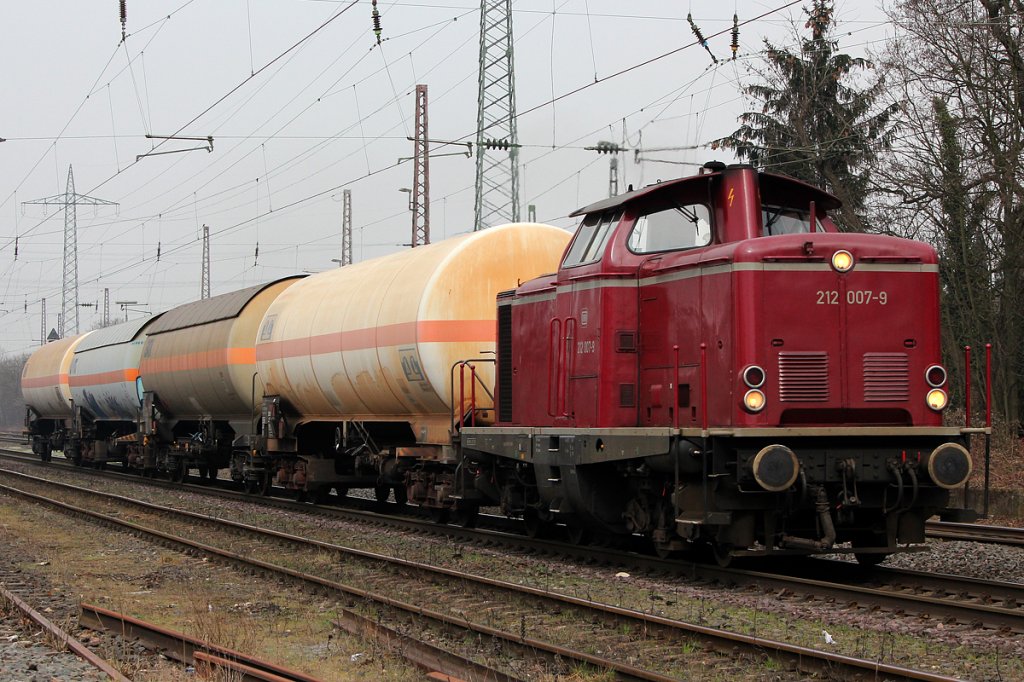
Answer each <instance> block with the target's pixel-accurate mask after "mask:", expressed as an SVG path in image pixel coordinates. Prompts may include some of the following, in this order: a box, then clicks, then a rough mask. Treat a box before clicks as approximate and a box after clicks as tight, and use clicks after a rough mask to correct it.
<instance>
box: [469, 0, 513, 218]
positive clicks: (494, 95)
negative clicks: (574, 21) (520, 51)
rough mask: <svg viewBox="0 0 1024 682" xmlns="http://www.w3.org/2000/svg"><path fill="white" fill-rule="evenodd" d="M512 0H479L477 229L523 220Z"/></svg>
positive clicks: (475, 204) (475, 216) (475, 209)
mask: <svg viewBox="0 0 1024 682" xmlns="http://www.w3.org/2000/svg"><path fill="white" fill-rule="evenodd" d="M514 65H515V60H514V59H513V55H512V0H480V74H479V83H478V90H477V114H476V201H475V203H474V223H473V229H474V230H482V229H484V228H486V227H489V226H491V225H495V224H498V223H507V222H518V221H519V136H518V134H517V133H516V86H515V69H514Z"/></svg>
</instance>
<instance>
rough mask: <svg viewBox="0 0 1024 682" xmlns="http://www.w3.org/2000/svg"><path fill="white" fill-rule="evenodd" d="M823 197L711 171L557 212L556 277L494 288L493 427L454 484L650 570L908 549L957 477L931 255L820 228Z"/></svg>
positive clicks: (466, 430)
mask: <svg viewBox="0 0 1024 682" xmlns="http://www.w3.org/2000/svg"><path fill="white" fill-rule="evenodd" d="M839 205H840V204H839V201H838V200H837V199H836V198H835V197H833V196H831V195H830V194H827V193H825V192H823V191H821V190H819V189H816V188H814V187H811V186H809V185H806V184H804V183H801V182H798V181H795V180H793V179H790V178H786V177H782V176H778V175H772V174H768V173H758V172H757V171H756V170H754V169H753V168H751V167H749V166H745V165H735V166H728V167H726V166H725V165H724V164H719V163H710V164H707V165H706V166H705V167H704V168H703V169H702V172H701V173H700V174H699V175H697V176H694V177H688V178H683V179H679V180H673V181H669V182H662V183H659V184H656V185H652V186H648V187H645V188H643V189H639V190H636V191H631V192H629V193H627V194H624V195H621V196H617V197H613V198H610V199H607V200H604V201H600V202H598V203H595V204H593V205H590V206H587V207H586V208H583V209H580V210H579V211H577V212H576V213H575V214H574V215H579V216H583V221H582V224H581V225H580V227H579V229H578V230H577V232H576V236H575V238H574V240H573V241H572V243H571V244H570V246H569V247H568V249H567V250H566V253H565V255H564V257H563V260H562V263H561V266H560V267H559V269H558V272H557V273H555V274H552V275H549V276H545V277H541V278H538V279H535V280H532V281H529V282H526V283H524V284H523V285H521V286H520V287H518V288H517V289H515V290H514V291H508V292H504V293H502V294H500V295H499V297H498V340H497V381H496V400H495V407H496V416H497V421H496V424H495V425H494V426H476V427H472V426H469V427H463V428H462V429H461V433H460V434H459V438H458V440H459V443H460V445H461V447H462V451H463V457H464V458H465V460H466V467H467V469H470V470H472V471H474V472H475V480H476V486H475V488H476V489H477V490H479V491H481V493H482V496H483V497H484V498H491V499H496V500H500V503H501V505H502V507H503V509H504V511H505V512H506V513H507V514H509V515H513V516H520V515H521V516H523V517H524V518H526V519H527V521H528V523H529V524H530V526H531V527H532V528H534V529H541V528H542V527H543V526H544V525H545V524H553V523H559V524H561V523H564V524H566V525H567V526H568V527H570V528H571V529H574V530H575V533H574V534H575V535H577V536H580V535H582V534H583V531H584V530H586V531H590V532H594V533H599V534H612V535H615V534H642V535H644V536H647V537H649V538H650V539H651V541H652V543H653V545H654V547H655V548H656V550H657V551H658V552H659V553H660V554H663V555H664V554H671V553H674V552H677V551H680V550H684V549H688V548H691V547H694V546H697V545H710V546H711V547H713V548H714V549H715V552H716V554H717V556H718V558H719V559H720V560H723V561H725V560H728V559H729V558H730V557H732V556H750V555H766V554H784V553H800V554H807V553H821V552H830V551H853V552H855V553H856V555H857V557H858V559H860V560H861V561H862V562H875V561H879V560H881V559H883V558H884V557H885V556H886V555H888V554H890V553H893V552H897V551H901V550H903V549H906V548H907V545H909V544H911V543H920V542H923V541H924V522H925V520H926V519H927V518H928V517H930V516H932V515H933V514H936V513H946V514H947V515H949V514H952V513H953V511H954V510H950V509H947V507H948V506H949V499H950V491H951V490H952V489H954V488H957V487H960V486H963V485H964V484H965V482H966V481H967V479H968V477H969V475H970V473H971V467H972V461H971V456H970V454H969V452H968V450H967V447H966V446H967V435H966V434H964V433H962V432H961V430H960V429H957V428H947V427H944V426H943V419H942V412H943V410H944V409H945V408H946V406H947V403H948V395H947V392H946V387H945V384H946V372H945V370H944V368H943V366H942V365H941V361H940V346H939V303H938V286H939V284H938V265H937V258H936V252H935V250H934V249H933V248H932V247H931V246H929V245H927V244H923V243H920V242H914V241H909V240H905V239H898V238H894V237H887V236H879V235H869V234H849V233H840V232H838V230H837V228H836V227H835V225H834V224H833V222H832V221H831V220H830V219H829V217H828V213H827V212H828V211H829V210H832V209H835V208H837V207H838V206H839Z"/></svg>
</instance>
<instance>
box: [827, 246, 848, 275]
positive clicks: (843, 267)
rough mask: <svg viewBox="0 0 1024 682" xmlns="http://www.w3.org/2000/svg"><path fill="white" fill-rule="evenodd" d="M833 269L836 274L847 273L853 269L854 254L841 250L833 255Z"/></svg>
mask: <svg viewBox="0 0 1024 682" xmlns="http://www.w3.org/2000/svg"><path fill="white" fill-rule="evenodd" d="M832 267H833V268H835V269H836V272H847V271H848V270H849V269H850V268H852V267H853V254H852V253H850V252H849V251H845V250H842V249H840V250H839V251H836V252H835V253H833V254H832Z"/></svg>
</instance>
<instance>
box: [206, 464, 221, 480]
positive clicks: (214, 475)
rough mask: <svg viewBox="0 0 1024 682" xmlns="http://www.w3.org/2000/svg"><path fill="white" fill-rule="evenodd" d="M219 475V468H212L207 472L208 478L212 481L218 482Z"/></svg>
mask: <svg viewBox="0 0 1024 682" xmlns="http://www.w3.org/2000/svg"><path fill="white" fill-rule="evenodd" d="M218 473H219V469H217V467H210V468H209V469H207V470H206V476H207V478H209V479H210V480H211V481H216V480H217V474H218Z"/></svg>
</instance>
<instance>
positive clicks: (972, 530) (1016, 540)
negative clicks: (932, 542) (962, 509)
mask: <svg viewBox="0 0 1024 682" xmlns="http://www.w3.org/2000/svg"><path fill="white" fill-rule="evenodd" d="M925 530H926V532H927V533H928V537H933V538H939V539H942V540H962V541H964V542H985V543H990V544H994V545H1011V546H1014V547H1024V528H1012V527H1010V526H986V525H981V524H977V523H951V522H948V521H927V522H926V523H925Z"/></svg>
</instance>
